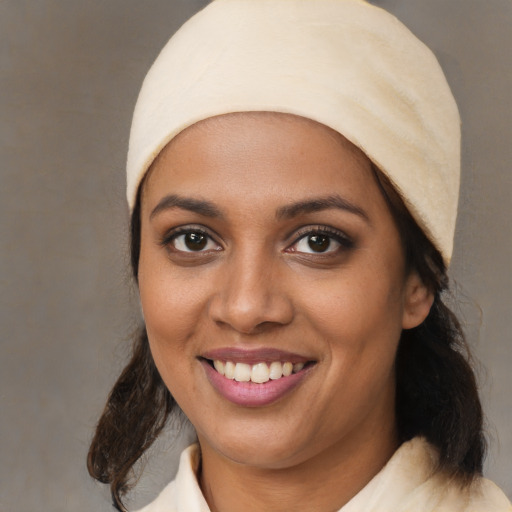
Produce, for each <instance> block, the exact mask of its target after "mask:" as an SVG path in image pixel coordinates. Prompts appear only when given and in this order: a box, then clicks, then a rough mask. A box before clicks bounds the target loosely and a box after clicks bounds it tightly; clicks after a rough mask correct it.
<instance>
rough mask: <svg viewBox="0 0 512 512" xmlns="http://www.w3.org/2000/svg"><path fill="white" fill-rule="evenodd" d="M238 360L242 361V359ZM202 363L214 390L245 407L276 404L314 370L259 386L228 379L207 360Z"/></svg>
mask: <svg viewBox="0 0 512 512" xmlns="http://www.w3.org/2000/svg"><path fill="white" fill-rule="evenodd" d="M219 359H223V358H219ZM236 360H237V361H240V359H236ZM276 360H279V359H275V358H274V359H273V361H276ZM288 360H289V359H288ZM261 361H262V359H259V362H261ZM200 362H201V364H202V365H203V368H204V370H205V372H206V376H207V378H208V380H209V382H210V384H211V385H212V386H213V388H214V389H215V390H216V391H217V392H218V393H219V394H220V395H221V396H223V397H224V398H225V399H226V400H229V401H230V402H232V403H234V404H236V405H240V406H243V407H263V406H265V405H270V404H272V403H274V402H276V401H277V400H279V399H280V398H282V397H283V396H285V395H286V394H287V393H289V392H290V391H291V390H292V389H293V388H295V386H297V385H298V384H299V383H300V382H301V381H302V380H303V379H304V378H305V377H306V376H307V375H308V373H309V371H310V370H311V368H312V367H311V366H306V368H304V369H303V370H301V371H300V372H298V373H292V374H291V375H290V376H288V377H281V378H280V379H277V380H269V381H268V382H265V383H263V384H257V383H255V382H237V381H235V380H230V379H227V378H226V377H224V376H223V375H221V374H220V373H218V372H217V371H216V370H215V369H214V368H212V367H211V365H210V364H209V363H208V361H206V360H205V359H200Z"/></svg>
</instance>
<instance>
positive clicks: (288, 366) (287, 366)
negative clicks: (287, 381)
mask: <svg viewBox="0 0 512 512" xmlns="http://www.w3.org/2000/svg"><path fill="white" fill-rule="evenodd" d="M292 371H293V364H292V363H284V364H283V376H284V377H288V376H289V375H291V374H292Z"/></svg>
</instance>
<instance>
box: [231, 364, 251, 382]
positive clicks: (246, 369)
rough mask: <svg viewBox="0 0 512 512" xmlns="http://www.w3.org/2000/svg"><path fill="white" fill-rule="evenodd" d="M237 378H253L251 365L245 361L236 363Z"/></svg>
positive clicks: (244, 380)
mask: <svg viewBox="0 0 512 512" xmlns="http://www.w3.org/2000/svg"><path fill="white" fill-rule="evenodd" d="M235 380H236V381H238V382H249V381H250V380H251V367H250V366H249V365H248V364H245V363H236V365H235Z"/></svg>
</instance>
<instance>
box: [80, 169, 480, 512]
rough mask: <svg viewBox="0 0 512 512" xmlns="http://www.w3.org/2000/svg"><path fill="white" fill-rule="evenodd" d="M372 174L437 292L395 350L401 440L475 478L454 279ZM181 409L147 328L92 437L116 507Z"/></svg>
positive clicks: (134, 242) (413, 263)
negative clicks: (427, 448)
mask: <svg viewBox="0 0 512 512" xmlns="http://www.w3.org/2000/svg"><path fill="white" fill-rule="evenodd" d="M374 175H375V178H376V180H377V184H378V186H379V187H380V189H381V192H382V194H383V195H384V198H385V199H386V201H387V203H388V206H389V208H390V211H391V213H392V215H393V218H394V220H395V222H396V224H397V227H398V230H399V232H400V234H401V239H402V244H403V247H404V252H405V257H406V258H405V259H406V269H407V270H408V271H416V272H417V273H418V275H419V276H420V277H421V279H422V280H423V283H424V284H425V285H427V286H428V287H429V289H430V290H431V291H432V292H433V294H434V303H433V306H432V308H431V310H430V313H429V314H428V316H427V318H426V319H425V321H424V322H423V323H422V324H421V325H419V326H418V327H416V328H413V329H409V330H404V331H403V332H402V336H401V339H400V343H399V347H398V352H397V356H396V379H397V390H396V418H397V426H398V434H399V438H400V441H401V442H404V441H407V440H409V439H412V438H413V437H415V436H418V435H421V436H424V437H425V438H426V439H427V440H428V441H429V442H430V443H431V444H432V445H434V446H435V447H437V449H438V451H439V467H438V470H440V471H445V472H446V473H447V474H449V475H450V476H454V477H457V478H459V480H460V482H461V485H465V484H469V483H470V482H471V480H472V479H473V477H475V476H476V475H479V474H481V471H482V463H483V458H484V454H485V440H484V436H483V426H482V423H483V416H482V409H481V405H480V399H479V396H478V391H477V385H476V380H475V376H474V373H473V370H472V367H471V357H470V353H469V349H468V346H467V343H466V341H465V338H464V334H463V331H462V328H461V326H460V324H459V322H458V320H457V318H456V316H455V315H454V314H453V313H452V312H451V311H450V309H449V308H448V307H447V306H446V305H445V304H444V302H443V298H442V295H443V293H444V292H445V291H446V290H447V287H448V278H447V275H446V266H445V264H444V262H443V258H442V257H441V254H440V253H439V251H437V249H436V248H435V247H434V245H433V244H432V243H431V242H430V241H429V240H428V238H427V236H426V235H425V234H424V232H423V231H422V229H421V228H420V227H419V226H418V225H417V224H416V222H415V221H414V219H413V218H412V216H411V215H410V213H409V211H408V210H407V208H406V206H405V205H404V203H403V201H402V199H401V197H400V196H399V195H398V193H397V192H396V191H395V189H394V187H393V186H392V184H391V183H390V181H389V180H388V179H387V178H386V177H385V176H384V175H383V174H382V173H381V172H380V171H378V170H377V169H376V168H374ZM141 190H142V185H141V186H140V187H139V191H138V194H137V199H136V203H135V207H134V210H133V213H132V217H131V264H132V270H133V275H134V278H135V280H137V277H138V266H139V252H140V234H141V233H140V230H141V222H140V206H141V204H140V203H141ZM176 407H178V406H177V405H176V403H175V401H174V399H173V398H172V396H171V394H170V393H169V391H168V389H167V388H166V386H165V384H164V383H163V381H162V379H161V377H160V375H159V374H158V371H157V369H156V367H155V364H154V362H153V358H152V356H151V352H150V350H149V342H148V338H147V334H146V330H145V328H142V331H141V334H140V336H139V337H138V338H137V339H136V341H135V344H134V348H133V353H132V356H131V359H130V361H129V363H128V365H127V366H126V368H125V369H124V370H123V372H122V374H121V376H120V377H119V379H118V380H117V382H116V383H115V385H114V387H113V389H112V391H111V392H110V395H109V397H108V400H107V404H106V406H105V410H104V411H103V414H102V416H101V418H100V421H99V423H98V426H97V428H96V433H95V435H94V438H93V440H92V443H91V446H90V449H89V454H88V459H87V467H88V469H89V473H90V475H91V476H92V477H93V478H95V479H97V480H99V481H100V482H102V483H106V484H110V489H111V493H112V500H113V504H114V507H115V508H116V509H117V510H121V511H124V510H126V509H125V508H124V506H123V504H122V501H121V497H122V495H124V494H126V492H127V491H128V490H129V489H130V488H131V486H132V485H133V483H131V478H130V477H131V476H132V471H133V469H132V468H133V466H134V464H135V463H136V461H137V460H138V459H139V458H140V457H141V456H142V455H143V454H144V452H145V451H146V450H147V449H148V448H149V447H150V446H151V444H152V443H153V441H154V440H155V439H156V437H157V436H158V434H159V433H160V432H161V430H162V429H163V428H164V426H165V424H166V422H167V420H168V418H169V415H170V413H171V412H172V410H173V409H174V408H176Z"/></svg>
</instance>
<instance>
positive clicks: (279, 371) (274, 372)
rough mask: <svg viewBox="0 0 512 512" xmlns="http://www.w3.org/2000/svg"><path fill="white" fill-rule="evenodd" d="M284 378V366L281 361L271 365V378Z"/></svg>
mask: <svg viewBox="0 0 512 512" xmlns="http://www.w3.org/2000/svg"><path fill="white" fill-rule="evenodd" d="M282 376H283V365H282V364H281V363H280V362H279V361H274V362H273V363H270V378H271V379H272V380H276V379H280V378H281V377H282Z"/></svg>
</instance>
